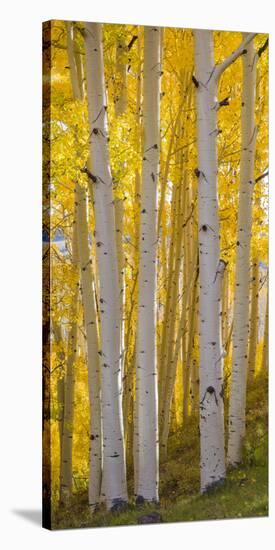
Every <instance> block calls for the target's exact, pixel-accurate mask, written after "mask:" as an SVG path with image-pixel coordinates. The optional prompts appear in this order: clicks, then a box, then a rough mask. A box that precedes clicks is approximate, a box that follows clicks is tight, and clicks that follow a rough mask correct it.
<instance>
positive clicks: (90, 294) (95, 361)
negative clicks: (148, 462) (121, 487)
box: [75, 184, 102, 512]
mask: <svg viewBox="0 0 275 550" xmlns="http://www.w3.org/2000/svg"><path fill="white" fill-rule="evenodd" d="M75 198H76V205H77V206H76V212H77V218H76V220H77V236H78V254H79V265H80V274H81V290H82V302H83V312H84V323H85V331H86V342H87V363H88V381H89V397H90V449H89V506H90V510H91V512H93V511H94V510H95V508H96V506H97V504H98V503H99V496H100V487H101V468H102V465H101V462H102V437H101V407H100V399H101V395H100V362H99V354H98V352H99V347H98V330H97V323H96V305H95V290H94V281H93V274H92V269H91V260H90V250H89V244H88V243H89V241H88V223H87V201H86V191H85V189H84V188H82V187H80V185H78V184H76V195H75Z"/></svg>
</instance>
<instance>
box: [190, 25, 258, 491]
mask: <svg viewBox="0 0 275 550" xmlns="http://www.w3.org/2000/svg"><path fill="white" fill-rule="evenodd" d="M194 36H195V67H196V69H195V70H196V76H195V78H194V79H193V81H194V84H195V86H196V89H197V121H198V122H197V126H198V163H199V165H198V169H197V171H196V174H197V176H198V178H199V258H200V411H201V412H200V433H201V438H200V439H201V491H202V492H204V491H206V490H207V489H208V488H209V487H210V486H211V485H213V484H216V483H218V482H220V481H222V480H223V479H224V478H225V452H224V410H223V357H222V356H223V353H222V345H221V326H220V325H221V323H220V313H221V311H220V310H221V307H220V302H221V282H222V275H223V272H224V268H225V264H224V262H222V260H220V257H219V256H220V244H219V239H220V236H219V221H218V198H217V174H218V164H217V144H216V140H217V135H218V133H219V130H218V128H217V111H218V109H219V106H220V105H219V102H218V99H217V89H218V82H219V78H220V76H221V75H222V73H223V72H224V71H225V69H226V68H227V67H228V66H229V65H230V64H231V63H233V62H234V61H235V60H236V59H237V58H238V57H239V56H240V55H243V54H244V52H245V51H246V50H245V48H246V47H247V45H248V44H249V43H250V42H251V40H252V39H253V37H254V34H253V33H250V34H247V35H246V36H245V37H244V40H243V42H242V43H241V44H240V46H239V47H238V48H237V50H235V51H234V52H233V53H232V54H231V55H230V56H228V57H227V58H226V59H225V60H224V61H223V62H222V63H220V64H219V65H214V51H213V36H212V32H211V31H202V30H197V31H195V32H194Z"/></svg>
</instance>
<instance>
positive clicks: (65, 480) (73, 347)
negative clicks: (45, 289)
mask: <svg viewBox="0 0 275 550" xmlns="http://www.w3.org/2000/svg"><path fill="white" fill-rule="evenodd" d="M74 298H75V299H74V304H73V310H72V315H73V317H76V315H77V301H78V298H77V295H75V296H74ZM76 355H77V321H76V319H73V320H72V325H71V329H70V331H69V335H68V359H67V367H66V375H65V381H64V412H63V422H62V443H61V470H60V503H61V504H62V505H66V504H68V503H69V501H70V498H71V496H72V481H73V474H72V459H73V457H72V444H73V422H74V386H75V373H74V368H75V360H76Z"/></svg>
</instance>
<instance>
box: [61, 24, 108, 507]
mask: <svg viewBox="0 0 275 550" xmlns="http://www.w3.org/2000/svg"><path fill="white" fill-rule="evenodd" d="M66 25H67V49H68V58H69V65H70V74H71V83H72V90H73V96H74V99H79V100H82V99H83V93H84V90H83V87H82V86H81V82H80V81H79V72H80V70H78V71H77V63H76V57H75V55H74V43H73V33H72V25H71V24H70V23H67V24H66ZM72 247H73V251H72V255H73V259H74V263H75V264H76V263H77V262H78V263H79V267H80V277H81V290H82V302H83V312H84V323H85V332H86V343H87V363H88V385H89V400H90V434H89V439H90V448H89V506H90V512H91V513H93V512H94V511H95V509H96V507H97V505H98V503H99V497H100V488H101V474H102V472H101V470H102V436H101V407H100V399H101V395H100V372H99V368H100V367H99V355H98V352H99V346H98V332H97V319H96V306H95V289H94V278H93V273H92V268H91V259H90V250H89V240H88V222H87V206H86V191H85V189H84V188H82V187H81V186H80V185H79V184H78V182H76V183H75V219H74V230H73V243H72ZM76 301H77V297H76V298H75V300H74V303H76ZM72 338H75V336H74V334H73V335H72ZM66 383H67V378H66ZM65 403H66V400H65ZM64 418H65V413H64Z"/></svg>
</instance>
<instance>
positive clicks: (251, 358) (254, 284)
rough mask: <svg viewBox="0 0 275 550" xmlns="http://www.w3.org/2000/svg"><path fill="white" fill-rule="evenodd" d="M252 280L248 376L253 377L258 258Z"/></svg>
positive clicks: (256, 321)
mask: <svg viewBox="0 0 275 550" xmlns="http://www.w3.org/2000/svg"><path fill="white" fill-rule="evenodd" d="M251 274H252V280H251V306H250V328H249V352H248V377H249V379H253V378H254V375H255V363H256V355H257V344H258V304H259V262H258V260H257V258H254V259H253V261H252V269H251Z"/></svg>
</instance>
